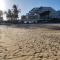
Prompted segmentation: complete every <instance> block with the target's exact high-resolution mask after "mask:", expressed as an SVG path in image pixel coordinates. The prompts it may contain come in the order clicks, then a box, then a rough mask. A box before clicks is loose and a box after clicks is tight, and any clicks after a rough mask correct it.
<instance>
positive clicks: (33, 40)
mask: <svg viewBox="0 0 60 60" xmlns="http://www.w3.org/2000/svg"><path fill="white" fill-rule="evenodd" d="M43 26H44V27H43ZM51 26H52V25H36V27H35V26H34V25H33V26H32V27H30V26H28V27H26V26H25V27H26V28H25V27H23V28H22V27H21V26H20V27H7V26H0V60H60V31H59V30H56V29H55V27H56V26H59V24H58V25H54V26H53V28H54V29H55V30H54V29H53V28H51ZM29 27H30V28H29ZM48 27H50V29H49V28H48Z"/></svg>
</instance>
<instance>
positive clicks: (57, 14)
mask: <svg viewBox="0 0 60 60" xmlns="http://www.w3.org/2000/svg"><path fill="white" fill-rule="evenodd" d="M22 17H23V18H22ZM22 17H21V19H23V20H28V21H32V20H33V21H34V20H35V21H36V20H47V19H49V18H59V19H60V11H56V10H54V9H53V8H51V7H37V8H33V9H32V10H30V11H29V12H28V13H27V14H26V15H24V16H22Z"/></svg>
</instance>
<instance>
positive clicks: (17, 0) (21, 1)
mask: <svg viewBox="0 0 60 60" xmlns="http://www.w3.org/2000/svg"><path fill="white" fill-rule="evenodd" d="M6 4H7V5H6V6H7V7H8V9H9V8H11V7H12V5H13V4H16V5H17V6H18V8H20V9H21V15H25V14H26V13H28V11H30V10H31V9H32V8H33V7H40V6H49V7H53V8H54V9H55V10H60V0H6Z"/></svg>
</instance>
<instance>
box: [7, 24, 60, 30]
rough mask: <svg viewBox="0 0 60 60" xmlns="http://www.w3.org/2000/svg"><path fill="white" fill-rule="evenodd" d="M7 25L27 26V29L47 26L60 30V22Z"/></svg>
mask: <svg viewBox="0 0 60 60" xmlns="http://www.w3.org/2000/svg"><path fill="white" fill-rule="evenodd" d="M6 26H8V27H12V28H25V29H37V28H47V29H51V30H60V24H16V25H6Z"/></svg>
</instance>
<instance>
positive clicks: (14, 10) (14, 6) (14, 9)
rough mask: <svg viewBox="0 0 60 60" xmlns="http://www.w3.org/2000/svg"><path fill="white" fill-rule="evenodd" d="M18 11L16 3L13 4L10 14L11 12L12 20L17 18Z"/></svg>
mask: <svg viewBox="0 0 60 60" xmlns="http://www.w3.org/2000/svg"><path fill="white" fill-rule="evenodd" d="M19 12H20V11H19V10H18V8H17V6H16V5H13V9H12V14H13V16H12V17H13V19H14V20H17V18H18V13H19Z"/></svg>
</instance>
